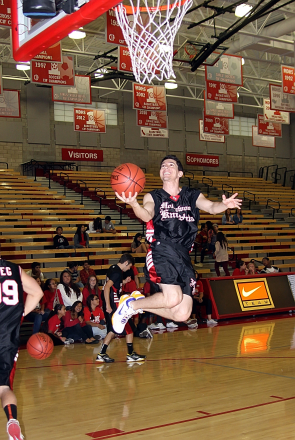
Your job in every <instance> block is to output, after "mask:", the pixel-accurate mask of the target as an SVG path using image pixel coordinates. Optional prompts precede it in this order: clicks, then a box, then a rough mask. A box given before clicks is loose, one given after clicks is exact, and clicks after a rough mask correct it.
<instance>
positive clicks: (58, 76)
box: [31, 56, 75, 86]
mask: <svg viewBox="0 0 295 440" xmlns="http://www.w3.org/2000/svg"><path fill="white" fill-rule="evenodd" d="M62 59H63V62H62V63H47V62H45V61H34V60H32V61H31V82H32V83H33V84H46V85H51V86H55V85H60V86H73V85H75V75H74V61H73V57H67V56H63V57H62Z"/></svg>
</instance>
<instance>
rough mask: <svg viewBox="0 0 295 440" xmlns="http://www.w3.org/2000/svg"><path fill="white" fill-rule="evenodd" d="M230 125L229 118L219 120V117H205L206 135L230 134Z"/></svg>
mask: <svg viewBox="0 0 295 440" xmlns="http://www.w3.org/2000/svg"><path fill="white" fill-rule="evenodd" d="M228 125H229V124H228V119H227V118H219V117H218V116H204V120H203V127H204V133H212V134H229V126H228Z"/></svg>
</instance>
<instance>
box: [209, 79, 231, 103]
mask: <svg viewBox="0 0 295 440" xmlns="http://www.w3.org/2000/svg"><path fill="white" fill-rule="evenodd" d="M206 99H209V100H211V101H222V102H238V88H237V86H232V85H231V84H226V83H221V82H217V81H206Z"/></svg>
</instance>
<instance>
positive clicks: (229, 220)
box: [221, 209, 235, 225]
mask: <svg viewBox="0 0 295 440" xmlns="http://www.w3.org/2000/svg"><path fill="white" fill-rule="evenodd" d="M221 223H222V224H223V225H234V224H235V222H234V220H233V216H232V215H231V211H230V209H227V210H226V211H225V213H224V214H223V216H222V221H221Z"/></svg>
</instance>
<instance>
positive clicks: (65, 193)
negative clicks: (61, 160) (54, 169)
mask: <svg viewBox="0 0 295 440" xmlns="http://www.w3.org/2000/svg"><path fill="white" fill-rule="evenodd" d="M62 175H63V176H67V181H66V180H65V179H63V181H64V183H63V186H64V196H66V195H67V185H66V183H68V182H69V180H70V177H69V175H68V174H67V173H59V177H60V178H61V176H62Z"/></svg>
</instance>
